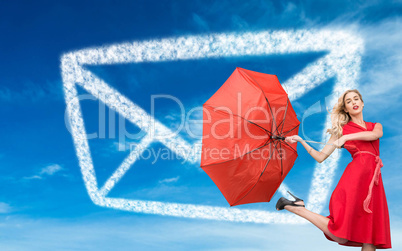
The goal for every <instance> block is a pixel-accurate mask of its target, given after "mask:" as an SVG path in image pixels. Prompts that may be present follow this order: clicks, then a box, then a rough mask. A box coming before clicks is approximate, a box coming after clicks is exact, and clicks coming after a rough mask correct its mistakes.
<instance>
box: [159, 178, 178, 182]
mask: <svg viewBox="0 0 402 251" xmlns="http://www.w3.org/2000/svg"><path fill="white" fill-rule="evenodd" d="M179 178H180V176H177V177H174V178H168V179H163V180H160V181H159V183H173V182H177V181H178V180H179Z"/></svg>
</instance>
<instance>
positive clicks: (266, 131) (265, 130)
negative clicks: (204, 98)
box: [204, 104, 271, 134]
mask: <svg viewBox="0 0 402 251" xmlns="http://www.w3.org/2000/svg"><path fill="white" fill-rule="evenodd" d="M204 106H209V107H211V108H215V109H216V108H218V107H214V106H212V105H205V104H204ZM219 111H220V112H223V113H226V114H229V113H227V112H225V111H222V110H219ZM214 112H216V111H214ZM229 115H230V114H229ZM233 115H234V116H238V117H240V118H241V119H243V120H244V121H247V122H248V123H250V124H253V125H256V126H257V127H259V128H261V129H262V130H263V131H264V132H265V133H267V134H271V132H270V131H268V130H267V129H265V128H264V127H262V126H260V125H257V124H256V123H254V122H252V121H250V120H247V119H245V118H243V117H242V116H240V115H237V114H233Z"/></svg>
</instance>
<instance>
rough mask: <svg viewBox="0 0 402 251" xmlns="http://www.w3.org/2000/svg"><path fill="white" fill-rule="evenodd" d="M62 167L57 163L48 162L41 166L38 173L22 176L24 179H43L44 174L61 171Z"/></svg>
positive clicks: (51, 174) (48, 174)
mask: <svg viewBox="0 0 402 251" xmlns="http://www.w3.org/2000/svg"><path fill="white" fill-rule="evenodd" d="M62 170H63V168H62V167H61V166H60V165H59V164H50V165H47V166H45V167H43V168H42V169H41V170H40V171H39V172H38V174H35V175H33V176H28V177H24V179H28V180H29V179H43V178H45V177H46V176H53V175H55V174H56V173H58V172H60V171H62Z"/></svg>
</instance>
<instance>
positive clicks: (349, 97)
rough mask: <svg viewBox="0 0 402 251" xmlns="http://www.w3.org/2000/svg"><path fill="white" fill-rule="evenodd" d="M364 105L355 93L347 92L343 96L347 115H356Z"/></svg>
mask: <svg viewBox="0 0 402 251" xmlns="http://www.w3.org/2000/svg"><path fill="white" fill-rule="evenodd" d="M363 106H364V103H363V101H362V100H361V99H360V97H359V95H358V94H357V93H356V92H349V93H347V94H346V95H345V112H349V115H356V114H359V113H361V112H362V111H363Z"/></svg>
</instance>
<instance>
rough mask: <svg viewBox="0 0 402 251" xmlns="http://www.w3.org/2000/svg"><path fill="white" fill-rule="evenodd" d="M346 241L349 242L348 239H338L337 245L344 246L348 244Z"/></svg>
mask: <svg viewBox="0 0 402 251" xmlns="http://www.w3.org/2000/svg"><path fill="white" fill-rule="evenodd" d="M348 241H349V240H348V239H344V238H339V241H338V243H340V244H345V243H346V242H348Z"/></svg>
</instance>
